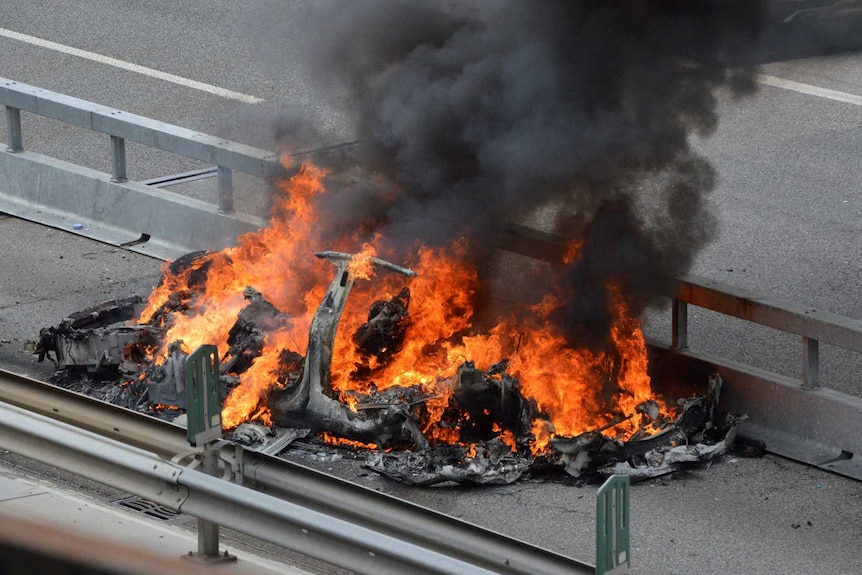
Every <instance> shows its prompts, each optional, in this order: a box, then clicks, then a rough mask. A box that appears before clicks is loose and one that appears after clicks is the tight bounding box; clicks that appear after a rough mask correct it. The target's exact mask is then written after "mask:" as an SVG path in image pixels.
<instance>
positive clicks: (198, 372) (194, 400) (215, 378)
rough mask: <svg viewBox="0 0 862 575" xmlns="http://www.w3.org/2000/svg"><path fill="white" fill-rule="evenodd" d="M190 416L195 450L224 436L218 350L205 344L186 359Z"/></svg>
mask: <svg viewBox="0 0 862 575" xmlns="http://www.w3.org/2000/svg"><path fill="white" fill-rule="evenodd" d="M186 417H187V419H188V421H187V425H188V427H187V432H188V438H189V443H191V444H192V447H197V445H198V444H205V443H208V442H210V441H215V440H216V439H221V437H222V426H221V392H220V389H219V362H218V348H217V347H216V346H214V345H202V346H200V347H199V348H197V349H196V350H195V351H194V352H192V354H191V355H189V356H188V358H187V359H186Z"/></svg>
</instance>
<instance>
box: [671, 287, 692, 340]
mask: <svg viewBox="0 0 862 575" xmlns="http://www.w3.org/2000/svg"><path fill="white" fill-rule="evenodd" d="M671 306H672V311H671V331H672V332H673V333H672V334H671V346H672V347H673V348H674V349H687V348H688V304H687V303H685V302H684V301H682V300H678V299H676V298H674V299H673V302H672V303H671Z"/></svg>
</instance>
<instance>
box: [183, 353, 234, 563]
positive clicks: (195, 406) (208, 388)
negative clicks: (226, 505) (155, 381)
mask: <svg viewBox="0 0 862 575" xmlns="http://www.w3.org/2000/svg"><path fill="white" fill-rule="evenodd" d="M185 376H186V432H187V434H188V439H189V443H190V444H191V445H192V447H198V446H199V445H200V446H201V447H202V448H203V449H202V451H201V453H200V459H201V471H203V472H204V473H206V474H209V475H213V476H218V474H219V473H218V471H219V451H218V450H217V449H216V448H215V446H214V442H215V441H216V440H218V439H221V437H222V424H221V389H220V385H219V361H218V348H217V347H216V346H214V345H202V346H200V347H199V348H197V349H196V350H195V351H193V352H192V353H191V355H189V356H188V358H187V359H186V373H185ZM185 558H187V559H191V560H193V561H197V562H199V563H204V564H210V563H222V562H226V561H236V555H230V554H229V553H228V552H227V551H225V552H224V553H223V554H221V553H219V526H218V524H217V523H213V522H212V521H208V520H206V519H200V518H199V519H198V551H197V553H193V552H191V551H190V552H189V554H188V555H187V556H185Z"/></svg>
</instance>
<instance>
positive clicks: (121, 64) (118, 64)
mask: <svg viewBox="0 0 862 575" xmlns="http://www.w3.org/2000/svg"><path fill="white" fill-rule="evenodd" d="M0 36H5V37H6V38H11V39H13V40H18V41H20V42H26V43H27V44H32V45H34V46H40V47H42V48H47V49H49V50H54V51H56V52H62V53H63V54H70V55H72V56H78V57H79V58H85V59H87V60H92V61H93V62H98V63H100V64H106V65H108V66H114V67H115V68H121V69H123V70H128V71H130V72H136V73H138V74H143V75H145V76H150V77H152V78H158V79H159V80H164V81H165V82H171V83H174V84H178V85H180V86H185V87H187V88H194V89H195V90H200V91H202V92H208V93H210V94H215V95H216V96H221V97H222V98H228V99H231V100H238V101H240V102H245V103H246V104H258V103H260V102H263V101H264V100H263V99H262V98H258V97H257V96H250V95H248V94H243V93H242V92H234V91H233V90H228V89H226V88H219V87H218V86H213V85H212V84H206V83H204V82H198V81H197V80H190V79H188V78H183V77H182V76H177V75H175V74H169V73H167V72H162V71H160V70H154V69H153V68H147V67H146V66H139V65H138V64H133V63H131V62H126V61H125V60H118V59H116V58H111V57H109V56H102V55H101V54H96V53H95V52H88V51H86V50H80V49H78V48H73V47H71V46H66V45H64V44H58V43H57V42H51V41H50V40H43V39H42V38H37V37H35V36H30V35H28V34H21V33H20V32H14V31H12V30H7V29H5V28H0Z"/></svg>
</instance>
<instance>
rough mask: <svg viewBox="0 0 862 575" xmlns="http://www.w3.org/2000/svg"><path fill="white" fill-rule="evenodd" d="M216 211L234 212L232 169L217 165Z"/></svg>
mask: <svg viewBox="0 0 862 575" xmlns="http://www.w3.org/2000/svg"><path fill="white" fill-rule="evenodd" d="M218 211H219V212H221V213H223V214H232V213H234V208H233V170H231V169H230V168H225V167H224V166H219V167H218Z"/></svg>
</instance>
